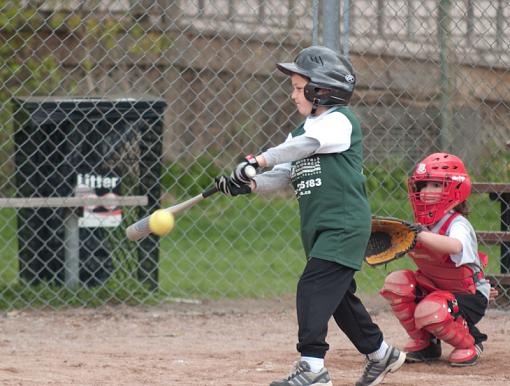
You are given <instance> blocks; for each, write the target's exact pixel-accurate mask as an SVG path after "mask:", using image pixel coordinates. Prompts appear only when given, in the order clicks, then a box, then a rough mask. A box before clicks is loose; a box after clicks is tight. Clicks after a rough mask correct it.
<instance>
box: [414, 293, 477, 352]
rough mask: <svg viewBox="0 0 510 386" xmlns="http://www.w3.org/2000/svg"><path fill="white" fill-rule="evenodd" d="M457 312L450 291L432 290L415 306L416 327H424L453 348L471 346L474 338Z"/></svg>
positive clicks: (455, 301)
mask: <svg viewBox="0 0 510 386" xmlns="http://www.w3.org/2000/svg"><path fill="white" fill-rule="evenodd" d="M457 313H458V306H457V300H456V298H455V296H454V295H453V294H452V293H451V292H448V291H434V292H432V293H431V294H429V295H427V296H426V297H425V299H423V300H422V301H421V302H420V303H419V304H418V306H417V307H416V310H415V312H414V317H415V320H416V327H417V328H420V329H425V330H426V331H428V332H429V333H431V334H432V335H434V336H435V337H437V338H438V339H441V340H443V341H445V342H446V343H449V344H451V345H452V346H453V347H455V348H465V349H467V348H471V347H472V346H473V345H474V339H473V337H472V336H471V334H469V330H468V327H467V324H466V322H465V320H464V319H463V318H462V317H461V316H457Z"/></svg>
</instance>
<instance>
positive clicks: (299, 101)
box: [290, 74, 312, 117]
mask: <svg viewBox="0 0 510 386" xmlns="http://www.w3.org/2000/svg"><path fill="white" fill-rule="evenodd" d="M290 80H291V81H292V94H291V96H290V97H291V99H292V101H293V102H294V103H295V104H296V107H297V109H298V112H299V114H301V115H303V116H305V117H306V116H308V115H310V113H311V112H312V102H310V101H309V100H307V99H306V98H305V86H306V84H307V83H308V79H307V78H305V77H303V76H301V75H299V74H292V75H291V76H290Z"/></svg>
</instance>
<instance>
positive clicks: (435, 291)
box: [380, 153, 491, 366]
mask: <svg viewBox="0 0 510 386" xmlns="http://www.w3.org/2000/svg"><path fill="white" fill-rule="evenodd" d="M470 193H471V180H470V177H469V175H468V174H467V172H466V169H465V167H464V164H463V162H462V161H461V160H460V159H459V158H458V157H456V156H454V155H451V154H447V153H435V154H431V155H429V156H428V157H426V158H425V159H424V160H423V161H421V162H419V163H418V165H417V166H416V168H415V169H414V172H413V174H412V175H411V177H410V178H409V180H408V194H409V199H410V201H411V205H412V207H413V212H414V217H415V220H416V221H417V222H418V223H419V224H421V225H422V226H423V228H422V229H421V231H420V227H419V226H418V227H417V230H418V234H417V237H416V241H417V243H416V245H415V246H414V248H413V249H412V250H411V251H410V252H409V253H408V254H409V255H410V256H411V258H412V259H413V260H414V263H415V264H416V265H417V266H418V269H417V270H416V271H412V270H409V269H405V270H401V271H395V272H392V273H390V274H389V275H388V276H387V277H386V280H385V282H384V286H383V288H382V290H381V291H380V293H381V295H382V296H383V297H384V298H386V299H387V300H388V301H389V302H390V304H391V308H392V310H393V313H394V314H395V316H396V317H397V319H398V320H399V321H400V324H401V325H402V326H403V327H404V329H405V330H406V331H407V333H408V334H409V337H410V340H409V342H408V343H407V344H406V345H405V346H404V351H405V352H406V353H407V357H406V361H407V362H423V361H432V360H437V359H439V358H440V357H441V341H443V342H445V343H449V344H450V345H452V346H453V348H454V349H453V351H452V352H451V354H450V356H449V357H448V362H449V363H450V364H451V365H452V366H470V365H474V364H476V363H477V361H478V358H479V357H480V354H481V353H482V351H483V345H482V342H484V341H486V340H487V335H485V334H482V333H481V332H480V331H479V330H478V328H477V327H476V324H477V323H478V322H479V321H480V320H481V319H482V317H483V316H484V314H485V311H486V309H487V306H488V303H489V296H490V291H491V289H490V283H489V281H488V280H487V279H485V278H484V274H483V267H484V266H485V265H486V264H487V256H486V255H484V254H482V253H480V252H478V245H477V241H476V234H475V231H474V230H473V227H472V226H471V224H470V222H469V221H468V220H467V219H466V215H467V213H468V205H467V203H466V199H467V198H468V196H469V195H470Z"/></svg>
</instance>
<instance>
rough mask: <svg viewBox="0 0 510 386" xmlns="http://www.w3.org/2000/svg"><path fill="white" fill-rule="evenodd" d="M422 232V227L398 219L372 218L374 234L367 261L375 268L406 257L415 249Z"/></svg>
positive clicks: (369, 245)
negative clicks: (419, 234) (418, 236)
mask: <svg viewBox="0 0 510 386" xmlns="http://www.w3.org/2000/svg"><path fill="white" fill-rule="evenodd" d="M422 230H423V227H422V226H421V225H419V224H411V223H408V222H407V221H404V220H399V219H398V218H392V217H378V216H374V217H372V233H371V234H370V239H369V240H368V245H367V249H366V251H365V261H366V262H367V264H368V265H371V266H375V265H379V264H386V263H388V262H390V261H392V260H395V259H398V258H399V257H402V256H404V255H405V254H406V253H407V252H408V251H410V250H411V249H413V248H414V245H415V244H416V236H417V235H418V233H420V232H421V231H422Z"/></svg>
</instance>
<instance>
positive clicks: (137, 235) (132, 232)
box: [126, 216, 151, 241]
mask: <svg viewBox="0 0 510 386" xmlns="http://www.w3.org/2000/svg"><path fill="white" fill-rule="evenodd" d="M149 218H150V216H147V217H144V218H142V219H141V220H139V221H137V222H135V223H134V224H132V225H130V226H128V227H127V229H126V236H127V238H128V239H129V240H131V241H136V240H140V239H141V238H143V237H145V236H148V235H150V233H151V230H150V228H149Z"/></svg>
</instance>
